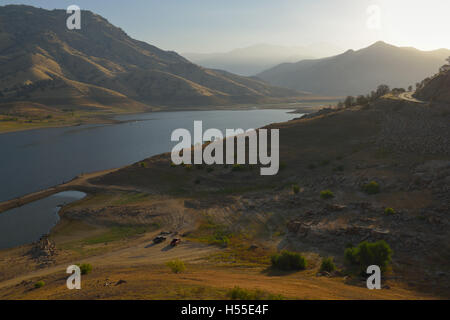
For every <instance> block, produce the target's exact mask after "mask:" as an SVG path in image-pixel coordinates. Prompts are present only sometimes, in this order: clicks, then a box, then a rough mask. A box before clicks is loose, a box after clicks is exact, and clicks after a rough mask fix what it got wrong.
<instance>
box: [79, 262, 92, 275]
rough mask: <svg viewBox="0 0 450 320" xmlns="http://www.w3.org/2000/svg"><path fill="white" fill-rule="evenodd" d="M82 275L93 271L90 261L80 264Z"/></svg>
mask: <svg viewBox="0 0 450 320" xmlns="http://www.w3.org/2000/svg"><path fill="white" fill-rule="evenodd" d="M78 266H79V267H80V271H81V274H82V275H85V274H89V273H91V271H92V266H91V265H90V264H89V263H83V264H81V265H78Z"/></svg>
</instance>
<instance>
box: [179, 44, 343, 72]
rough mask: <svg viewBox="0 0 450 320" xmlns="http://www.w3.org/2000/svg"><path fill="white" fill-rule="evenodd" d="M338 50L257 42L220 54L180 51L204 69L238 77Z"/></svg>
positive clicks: (319, 56)
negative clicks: (224, 72)
mask: <svg viewBox="0 0 450 320" xmlns="http://www.w3.org/2000/svg"><path fill="white" fill-rule="evenodd" d="M338 52H340V49H339V48H336V47H334V46H332V45H329V44H326V43H317V44H314V45H310V46H304V47H286V46H275V45H270V44H257V45H253V46H250V47H245V48H239V49H234V50H232V51H229V52H222V53H183V56H184V57H186V58H188V59H189V60H190V61H192V62H194V63H197V64H199V65H201V66H202V67H205V68H213V69H223V70H227V71H229V72H232V73H236V74H239V75H242V76H253V75H255V74H257V73H260V72H262V71H264V70H267V69H269V68H271V67H274V66H276V65H278V64H280V63H284V62H297V61H299V60H303V59H311V58H321V57H327V56H330V55H333V54H336V53H338Z"/></svg>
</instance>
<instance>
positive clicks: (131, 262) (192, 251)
mask: <svg viewBox="0 0 450 320" xmlns="http://www.w3.org/2000/svg"><path fill="white" fill-rule="evenodd" d="M155 235H156V234H150V235H147V236H145V237H144V238H142V239H141V241H140V242H139V243H138V244H137V245H133V246H131V247H128V248H124V249H119V250H116V251H112V252H108V253H106V254H103V255H98V256H94V257H91V258H86V259H82V260H77V261H72V262H67V263H64V264H60V265H57V266H52V267H49V268H45V269H41V270H37V271H33V272H30V273H27V274H24V275H20V276H18V277H16V278H13V279H9V280H6V281H3V282H0V288H5V287H9V286H14V285H17V284H19V283H21V282H22V281H26V280H30V279H33V278H39V277H45V276H48V275H50V274H53V273H56V272H65V270H66V268H67V267H68V266H69V265H72V264H78V263H90V264H92V265H93V266H95V267H97V268H98V267H103V268H105V267H111V266H117V267H126V266H138V265H143V264H163V263H165V262H167V261H169V260H173V259H181V260H183V261H185V262H189V263H198V262H199V261H200V260H201V259H202V258H204V257H205V256H207V255H209V254H211V253H213V252H215V251H217V250H218V249H217V247H213V246H207V245H202V244H198V243H192V242H183V243H181V244H180V245H178V246H176V247H174V248H172V247H171V246H170V245H169V242H168V241H166V242H164V243H161V244H157V245H153V243H152V241H151V239H153V237H154V236H155Z"/></svg>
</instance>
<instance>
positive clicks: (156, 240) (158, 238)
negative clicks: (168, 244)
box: [153, 237, 166, 244]
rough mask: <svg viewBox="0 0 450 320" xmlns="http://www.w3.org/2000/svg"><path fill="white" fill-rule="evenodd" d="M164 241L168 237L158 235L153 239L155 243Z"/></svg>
mask: <svg viewBox="0 0 450 320" xmlns="http://www.w3.org/2000/svg"><path fill="white" fill-rule="evenodd" d="M164 241H166V237H156V238H155V239H153V243H154V244H157V243H161V242H164Z"/></svg>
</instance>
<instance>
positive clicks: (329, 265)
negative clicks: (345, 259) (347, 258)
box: [320, 258, 336, 272]
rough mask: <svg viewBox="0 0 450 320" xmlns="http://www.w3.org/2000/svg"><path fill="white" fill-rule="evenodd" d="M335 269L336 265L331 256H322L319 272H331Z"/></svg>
mask: <svg viewBox="0 0 450 320" xmlns="http://www.w3.org/2000/svg"><path fill="white" fill-rule="evenodd" d="M334 270H336V265H335V264H334V261H333V258H324V259H323V260H322V263H321V264H320V272H323V271H326V272H333V271H334Z"/></svg>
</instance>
